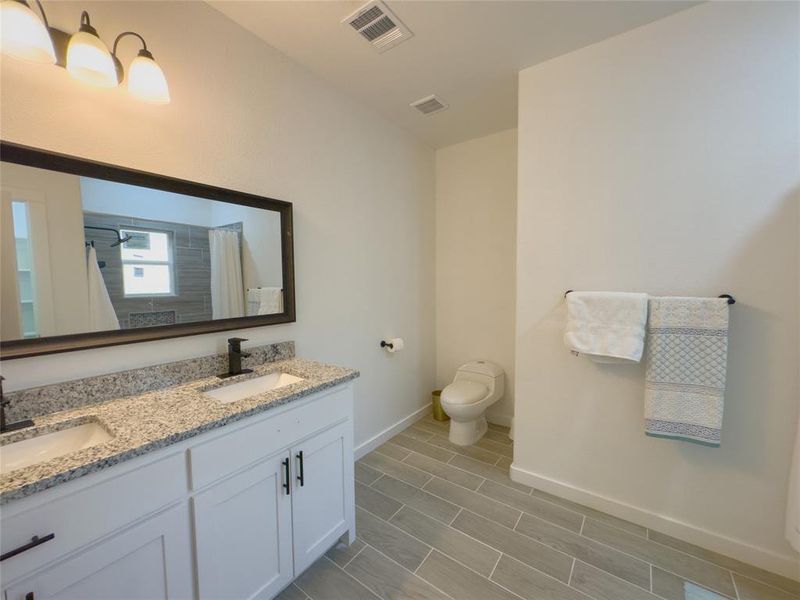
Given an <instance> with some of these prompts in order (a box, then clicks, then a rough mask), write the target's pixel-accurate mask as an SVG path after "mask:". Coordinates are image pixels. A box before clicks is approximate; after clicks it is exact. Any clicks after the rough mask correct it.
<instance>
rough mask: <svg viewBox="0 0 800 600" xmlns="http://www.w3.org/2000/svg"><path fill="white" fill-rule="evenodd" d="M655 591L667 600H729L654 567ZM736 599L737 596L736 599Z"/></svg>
mask: <svg viewBox="0 0 800 600" xmlns="http://www.w3.org/2000/svg"><path fill="white" fill-rule="evenodd" d="M652 585H653V593H654V594H655V595H656V596H660V597H662V598H666V600H727V599H728V596H721V595H720V594H718V593H717V592H712V591H711V590H709V589H708V588H704V587H700V586H698V585H697V584H694V583H692V582H690V581H686V580H685V579H684V578H683V577H678V576H677V575H674V574H672V573H667V572H666V571H662V570H661V569H659V568H658V567H653V583H652ZM733 600H735V597H734V599H733Z"/></svg>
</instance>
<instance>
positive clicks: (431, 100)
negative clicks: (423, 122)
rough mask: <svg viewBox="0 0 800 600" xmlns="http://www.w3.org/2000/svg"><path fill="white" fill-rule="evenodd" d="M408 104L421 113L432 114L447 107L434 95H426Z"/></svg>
mask: <svg viewBox="0 0 800 600" xmlns="http://www.w3.org/2000/svg"><path fill="white" fill-rule="evenodd" d="M409 106H411V107H413V108H416V109H417V110H418V111H419V112H421V113H422V114H423V115H432V114H433V113H436V112H439V111H440V110H444V109H445V108H447V104H445V103H444V102H442V101H441V100H439V99H438V98H437V97H436V96H427V97H425V98H420V99H419V100H417V101H416V102H412V103H411V104H410V105H409Z"/></svg>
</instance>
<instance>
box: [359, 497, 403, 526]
mask: <svg viewBox="0 0 800 600" xmlns="http://www.w3.org/2000/svg"><path fill="white" fill-rule="evenodd" d="M384 495H385V494H384ZM386 497H387V498H388V497H389V496H386ZM392 500H394V498H392ZM394 501H395V502H397V500H394ZM404 507H405V504H403V503H402V502H401V503H400V508H398V509H397V510H396V511H394V513H392V516H391V517H389V518H388V519H386V522H387V523H389V522H390V521H391V520H392V519H394V518H395V517H396V516H397V513H399V512H400V511H401V510H403V508H404ZM361 508H363V507H361ZM364 510H366V509H364ZM367 512H369V511H367ZM375 516H377V515H375Z"/></svg>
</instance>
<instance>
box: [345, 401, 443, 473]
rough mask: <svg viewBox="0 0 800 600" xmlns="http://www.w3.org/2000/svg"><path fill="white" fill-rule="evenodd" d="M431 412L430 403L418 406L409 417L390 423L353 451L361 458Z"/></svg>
mask: <svg viewBox="0 0 800 600" xmlns="http://www.w3.org/2000/svg"><path fill="white" fill-rule="evenodd" d="M429 412H431V405H430V404H426V405H425V406H422V407H420V408H418V409H417V410H415V411H414V412H413V413H411V414H410V415H408V416H407V417H403V418H402V419H400V420H399V421H398V422H397V423H395V424H393V425H390V426H389V427H387V428H386V429H384V430H383V431H381V432H379V433H378V434H376V435H374V436H372V437H371V438H369V439H368V440H367V441H366V442H362V443H360V444H359V445H358V446H356V447H355V448H354V449H353V452H354V453H355V456H356V460H358V459H359V458H361V457H362V456H364V455H365V454H369V453H370V452H372V451H373V450H374V449H375V448H377V447H378V446H380V445H381V444H383V443H384V442H386V441H387V440H389V439H390V438H393V437H394V436H396V435H397V434H398V433H400V432H401V431H403V430H404V429H406V428H407V427H409V426H410V425H411V424H413V423H416V422H417V421H419V420H420V419H421V418H422V417H424V416H425V415H427V414H428V413H429Z"/></svg>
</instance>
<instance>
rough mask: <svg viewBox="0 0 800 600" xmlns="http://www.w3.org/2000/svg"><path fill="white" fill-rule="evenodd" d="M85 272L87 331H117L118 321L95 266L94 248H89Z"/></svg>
mask: <svg viewBox="0 0 800 600" xmlns="http://www.w3.org/2000/svg"><path fill="white" fill-rule="evenodd" d="M86 271H87V275H88V278H89V331H108V330H110V329H119V319H117V313H116V312H115V311H114V305H113V304H111V298H110V297H109V295H108V290H107V289H106V282H105V281H104V280H103V274H102V273H101V272H100V266H99V265H98V264H97V250H95V249H94V246H91V247H90V248H89V252H88V256H87V258H86Z"/></svg>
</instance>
